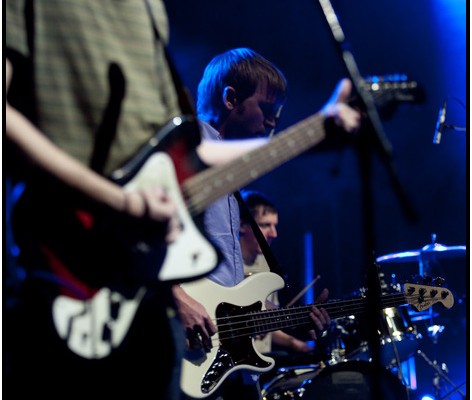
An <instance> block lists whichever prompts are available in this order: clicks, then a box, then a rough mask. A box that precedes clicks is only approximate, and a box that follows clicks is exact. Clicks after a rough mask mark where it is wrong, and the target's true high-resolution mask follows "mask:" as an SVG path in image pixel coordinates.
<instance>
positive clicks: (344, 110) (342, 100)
mask: <svg viewBox="0 0 472 400" xmlns="http://www.w3.org/2000/svg"><path fill="white" fill-rule="evenodd" d="M351 91H352V82H351V81H350V80H349V79H342V80H341V81H339V83H338V85H337V86H336V88H335V90H334V92H333V94H332V95H331V98H330V99H329V100H328V102H327V103H326V104H325V105H324V106H323V108H322V109H321V112H322V113H323V115H324V116H325V118H326V119H329V118H331V119H333V121H334V123H335V124H336V125H337V126H339V127H340V128H342V129H343V130H345V131H346V132H347V133H356V132H357V131H358V129H359V127H360V125H361V114H360V112H359V111H357V110H355V109H354V108H352V107H350V106H349V105H348V100H349V98H350V96H351Z"/></svg>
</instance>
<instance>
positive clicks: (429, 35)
mask: <svg viewBox="0 0 472 400" xmlns="http://www.w3.org/2000/svg"><path fill="white" fill-rule="evenodd" d="M332 5H333V7H334V9H335V11H336V13H337V16H338V18H339V22H340V24H341V27H342V29H343V31H344V33H345V35H346V43H348V44H349V45H350V49H351V51H352V54H353V55H354V59H355V62H356V64H357V67H358V68H359V70H360V72H361V74H362V75H363V76H368V75H388V74H395V73H399V74H406V75H407V77H408V80H410V81H416V82H418V83H419V84H420V86H421V88H422V89H423V91H424V93H425V99H424V101H423V102H422V103H420V104H417V103H415V104H412V103H402V104H400V106H399V107H398V108H397V109H396V110H395V112H394V114H393V115H392V117H391V118H390V119H383V120H382V128H383V131H384V132H385V134H386V136H387V138H388V141H389V142H390V143H391V145H392V148H393V157H392V159H391V164H390V165H393V167H394V168H395V170H396V174H397V177H398V181H399V183H400V186H401V188H402V189H403V190H404V192H405V193H406V199H407V202H408V204H410V205H411V206H412V207H413V209H414V211H415V216H416V217H417V220H415V221H413V220H411V219H410V218H408V215H407V214H406V213H405V210H404V208H403V206H402V204H403V203H402V200H401V198H400V197H399V196H398V191H397V190H395V189H394V185H392V179H391V178H390V176H391V175H390V174H389V172H388V171H389V169H388V168H387V165H388V164H386V163H385V162H383V159H382V158H381V157H380V156H379V152H377V151H373V152H371V153H370V154H371V155H370V158H371V161H372V163H371V169H370V171H371V174H372V176H371V179H367V180H366V179H364V178H365V174H361V173H360V170H359V163H358V157H357V152H356V151H355V150H354V148H353V147H352V146H347V147H344V148H340V149H335V150H332V151H328V152H321V153H320V152H316V151H309V152H306V153H305V154H303V155H301V156H299V157H298V158H296V159H294V160H291V161H289V162H288V163H286V164H284V165H283V166H281V167H280V168H278V169H276V170H275V171H273V172H271V173H269V174H268V175H266V176H264V177H263V178H260V179H259V180H257V181H255V182H253V183H251V184H250V185H249V187H250V188H254V189H259V190H261V191H263V192H265V193H266V194H268V195H269V196H270V197H271V198H272V199H273V200H274V201H275V202H276V204H277V206H278V208H279V214H280V224H279V238H278V239H277V240H276V241H275V242H274V244H273V251H274V253H275V255H276V257H277V259H278V261H279V263H280V264H281V266H282V267H283V268H284V271H285V272H286V273H287V275H288V282H289V285H290V286H289V289H287V291H286V292H284V293H283V298H286V299H287V301H288V299H290V298H291V297H292V296H293V295H294V294H296V293H298V291H299V290H301V289H302V288H303V287H304V286H305V284H306V283H305V265H306V259H307V257H306V256H305V253H306V250H307V248H311V250H312V255H310V256H308V262H309V263H311V264H312V265H313V267H312V268H311V267H310V268H311V269H312V271H311V273H312V274H313V275H314V276H316V275H318V274H319V275H320V276H321V279H320V281H319V282H318V283H317V284H316V285H315V296H316V293H318V292H319V290H321V289H322V288H323V287H328V288H329V289H330V292H331V296H330V297H331V298H342V297H346V296H349V295H350V294H352V293H355V292H357V291H358V290H359V289H360V288H362V287H364V286H365V285H366V281H365V273H366V271H367V269H368V267H369V266H370V267H372V265H371V264H370V263H369V262H368V260H367V257H366V253H367V254H370V251H372V252H373V254H372V255H373V256H374V257H379V256H382V255H386V254H391V253H400V252H405V251H409V250H417V249H420V248H422V247H423V246H425V245H427V244H429V243H430V242H431V235H432V234H433V233H434V234H436V235H437V242H439V243H441V244H444V245H446V246H458V245H466V244H467V243H468V238H469V237H468V233H469V231H468V228H469V225H468V224H469V214H468V211H469V198H468V194H469V192H468V180H467V175H468V174H467V172H468V151H467V150H468V148H467V138H468V132H467V133H465V132H459V131H453V130H446V131H445V132H444V134H443V137H442V140H441V143H440V144H433V135H434V131H435V125H436V120H437V117H438V111H439V108H440V107H441V106H442V104H443V102H444V100H445V99H447V116H446V123H447V124H451V125H456V126H459V127H465V126H468V120H467V116H468V113H467V110H468V108H466V104H465V103H466V101H467V100H468V98H467V95H468V86H467V77H468V72H469V71H468V64H467V59H466V45H467V44H466V41H467V40H466V39H467V38H468V35H467V32H466V20H467V10H466V3H465V1H464V0H428V1H426V0H416V1H411V0H398V1H395V2H384V1H373V0H370V1H369V0H358V1H347V0H343V1H341V0H336V1H333V2H332ZM167 8H168V12H169V18H170V23H171V39H170V48H171V52H172V54H173V56H174V58H175V62H176V65H177V68H178V69H179V71H180V73H181V74H182V77H183V80H184V82H185V83H186V85H187V86H188V87H189V88H190V90H191V92H192V94H193V96H194V98H196V88H197V84H198V81H199V79H200V77H201V75H202V72H203V69H204V67H205V65H206V64H207V63H208V62H209V61H210V59H211V58H212V57H213V56H214V55H216V54H218V53H221V52H223V51H226V50H228V49H230V48H233V47H243V46H245V47H251V48H252V49H254V50H256V51H257V52H259V53H261V54H262V55H264V56H265V57H266V58H268V59H269V60H271V61H272V62H274V63H275V64H276V65H277V66H278V67H279V68H280V69H281V70H282V71H283V72H284V73H285V75H286V77H287V80H288V82H289V97H288V103H287V105H286V106H285V108H284V111H283V113H282V117H281V120H280V123H279V127H278V130H279V131H280V130H283V129H284V128H286V127H289V126H290V125H292V124H294V123H296V122H298V121H299V120H301V119H302V118H304V117H307V116H309V115H311V114H313V113H314V112H316V111H318V110H319V109H320V108H321V106H322V105H323V104H324V102H325V101H327V100H328V98H329V96H330V95H331V92H332V91H333V89H334V87H335V85H336V83H337V82H338V81H339V79H340V78H342V77H344V76H347V75H348V74H347V70H346V68H345V64H344V62H343V60H342V58H341V57H340V53H339V52H338V48H337V45H336V42H335V41H334V39H333V36H332V34H331V31H330V29H329V27H328V24H327V22H326V19H325V17H324V14H323V12H322V8H321V6H320V3H319V2H316V1H308V0H297V1H294V0H238V1H237V2H224V1H219V2H218V1H208V0H201V1H188V0H173V1H170V0H169V1H167ZM365 187H367V188H369V189H370V190H371V192H370V194H368V198H369V199H370V201H371V202H372V205H371V206H370V207H369V209H368V210H367V211H368V212H365V211H363V204H365V201H364V200H363V199H362V194H363V193H364V192H363V188H365ZM368 226H371V227H372V235H371V236H369V235H368V232H369V230H368V229H366V227H368ZM369 239H370V240H372V243H371V244H370V245H369V243H370V242H369ZM306 243H308V246H307V245H306ZM381 269H382V271H383V272H384V274H385V280H386V281H387V283H392V282H393V278H392V274H395V275H396V276H397V280H398V281H400V282H404V281H405V280H407V279H410V277H411V276H413V275H415V274H418V272H419V264H418V262H415V261H409V262H400V263H388V264H386V263H384V264H382V265H381ZM432 275H433V276H442V277H444V278H445V279H446V286H447V287H448V288H449V289H451V291H452V292H453V293H454V297H455V305H454V307H453V308H452V309H450V310H446V309H445V308H444V307H442V305H441V304H437V305H435V306H433V310H434V312H435V313H436V314H437V316H436V317H435V318H434V320H433V321H430V320H429V319H427V320H420V321H415V322H414V324H415V325H416V328H417V330H418V331H419V332H420V333H421V334H422V335H423V339H418V346H419V348H420V349H422V350H423V351H424V352H425V354H427V355H428V356H429V357H430V358H431V359H433V360H434V359H437V360H438V362H439V363H443V362H444V363H446V364H447V367H448V368H449V377H450V379H452V381H454V382H456V383H457V384H460V383H462V382H464V381H465V376H466V372H467V371H466V367H467V366H468V363H467V360H468V353H467V351H468V347H467V338H468V320H467V304H468V289H469V263H468V257H465V256H464V257H458V258H441V259H440V260H438V262H436V263H434V264H433V270H432ZM432 324H439V325H442V326H444V328H445V329H444V331H443V333H442V334H441V335H440V337H439V340H438V344H437V345H436V346H434V345H433V344H432V340H431V339H430V338H429V337H428V334H427V327H428V326H430V325H432ZM415 359H416V360H415V361H416V368H417V371H416V375H417V381H418V382H417V383H418V390H417V391H415V393H417V395H418V396H419V394H420V392H421V393H423V392H430V393H431V392H432V387H431V382H432V377H433V374H434V371H433V370H432V368H430V367H429V366H427V365H426V363H425V361H424V360H423V359H421V358H419V357H415ZM450 389H452V387H451V386H448V385H445V384H444V382H442V389H441V390H442V394H443V395H444V394H445V393H447V392H448V391H449V390H450ZM462 390H463V391H465V388H464V387H463V388H462ZM450 398H451V399H454V398H460V396H459V395H457V394H454V395H452V396H451V397H450Z"/></svg>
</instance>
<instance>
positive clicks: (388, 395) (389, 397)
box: [299, 361, 409, 400]
mask: <svg viewBox="0 0 472 400" xmlns="http://www.w3.org/2000/svg"><path fill="white" fill-rule="evenodd" d="M375 382H378V385H374V383H375ZM299 397H300V398H301V397H303V399H305V400H379V399H381V400H408V398H409V397H408V390H407V388H406V387H405V386H404V385H403V384H402V382H401V381H400V379H399V378H398V377H397V376H396V375H394V374H393V373H392V372H390V371H389V370H387V369H384V368H374V365H373V364H372V363H370V362H367V361H345V362H341V363H339V364H336V365H333V366H329V367H325V368H322V369H321V370H319V371H318V373H317V374H316V376H314V377H313V379H311V381H310V383H309V384H305V385H304V386H303V388H302V391H299Z"/></svg>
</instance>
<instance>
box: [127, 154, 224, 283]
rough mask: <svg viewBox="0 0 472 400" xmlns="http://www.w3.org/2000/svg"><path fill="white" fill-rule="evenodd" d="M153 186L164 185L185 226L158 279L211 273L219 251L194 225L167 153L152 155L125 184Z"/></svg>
mask: <svg viewBox="0 0 472 400" xmlns="http://www.w3.org/2000/svg"><path fill="white" fill-rule="evenodd" d="M153 186H163V187H164V189H165V190H166V191H167V193H168V194H169V196H170V198H171V199H172V200H173V202H174V203H175V205H176V207H177V213H178V218H179V222H180V226H181V228H182V232H180V233H179V235H178V237H177V239H176V240H175V241H174V242H173V243H171V244H170V245H169V246H168V247H167V254H166V257H165V260H164V263H163V265H162V267H161V268H160V272H159V274H158V278H159V279H160V280H161V281H168V280H185V279H188V278H192V277H198V276H203V275H204V274H206V273H208V272H210V271H211V270H212V269H213V268H215V267H216V265H217V262H218V257H217V253H216V250H215V248H214V247H213V246H212V245H211V244H210V243H209V242H208V240H207V239H206V238H205V237H204V236H203V235H202V233H201V232H200V230H199V229H198V228H197V227H196V226H195V224H194V222H193V219H192V217H191V216H190V214H189V212H188V210H187V207H186V205H185V202H184V200H183V198H182V195H181V192H180V187H179V184H178V181H177V177H176V174H175V169H174V164H173V162H172V159H171V158H170V157H169V156H168V155H167V154H166V153H163V152H161V153H155V154H153V155H151V156H150V157H149V158H148V159H147V160H146V163H145V164H144V166H143V167H142V168H141V169H140V171H139V172H138V173H137V174H136V176H135V177H134V178H133V179H132V180H131V181H130V182H128V183H127V184H126V185H125V186H124V187H125V190H136V189H140V188H145V187H153Z"/></svg>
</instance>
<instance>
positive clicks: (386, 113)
mask: <svg viewBox="0 0 472 400" xmlns="http://www.w3.org/2000/svg"><path fill="white" fill-rule="evenodd" d="M361 87H362V88H363V89H364V90H366V91H368V92H370V93H371V95H372V97H373V99H374V102H375V105H376V106H377V108H378V110H379V113H380V115H381V116H382V117H384V118H388V117H390V116H391V115H392V114H393V111H395V109H396V107H397V106H398V105H399V104H401V103H416V104H417V103H421V102H423V101H424V99H425V94H424V91H423V89H422V88H421V86H420V85H419V84H418V82H416V81H412V80H409V79H408V77H407V76H406V75H404V74H391V75H381V76H380V75H374V76H368V77H365V78H364V79H363V81H362V82H361Z"/></svg>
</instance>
